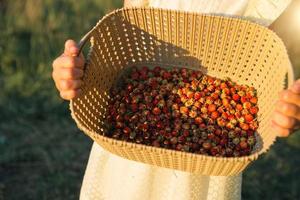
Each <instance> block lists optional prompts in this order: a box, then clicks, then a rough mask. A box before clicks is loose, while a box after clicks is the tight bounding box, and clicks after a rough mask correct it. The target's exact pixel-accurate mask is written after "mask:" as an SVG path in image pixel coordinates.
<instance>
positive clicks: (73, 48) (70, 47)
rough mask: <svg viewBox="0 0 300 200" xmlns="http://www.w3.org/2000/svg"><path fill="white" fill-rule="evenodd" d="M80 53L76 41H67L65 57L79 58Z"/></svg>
mask: <svg viewBox="0 0 300 200" xmlns="http://www.w3.org/2000/svg"><path fill="white" fill-rule="evenodd" d="M78 53H79V48H78V47H77V43H76V42H75V41H74V40H67V41H66V42H65V50H64V55H66V56H77V54H78Z"/></svg>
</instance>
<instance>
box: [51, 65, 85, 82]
mask: <svg viewBox="0 0 300 200" xmlns="http://www.w3.org/2000/svg"><path fill="white" fill-rule="evenodd" d="M53 73H54V75H53V76H54V77H55V79H56V80H59V79H80V78H81V77H82V76H83V70H82V69H79V68H66V67H61V68H58V69H56V70H55V71H54V72H53Z"/></svg>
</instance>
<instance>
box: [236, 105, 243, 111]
mask: <svg viewBox="0 0 300 200" xmlns="http://www.w3.org/2000/svg"><path fill="white" fill-rule="evenodd" d="M235 108H236V109H237V110H239V111H241V110H243V106H242V105H241V104H236V106H235Z"/></svg>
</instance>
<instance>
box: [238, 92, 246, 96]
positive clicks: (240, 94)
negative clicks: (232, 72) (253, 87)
mask: <svg viewBox="0 0 300 200" xmlns="http://www.w3.org/2000/svg"><path fill="white" fill-rule="evenodd" d="M238 95H239V96H240V97H244V96H245V95H246V94H245V92H244V91H238Z"/></svg>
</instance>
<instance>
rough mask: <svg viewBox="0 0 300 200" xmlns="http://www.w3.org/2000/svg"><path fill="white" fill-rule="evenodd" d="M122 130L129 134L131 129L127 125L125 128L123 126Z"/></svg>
mask: <svg viewBox="0 0 300 200" xmlns="http://www.w3.org/2000/svg"><path fill="white" fill-rule="evenodd" d="M123 132H124V133H125V134H126V135H129V134H130V132H131V129H130V128H129V127H127V126H126V127H125V128H123Z"/></svg>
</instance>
